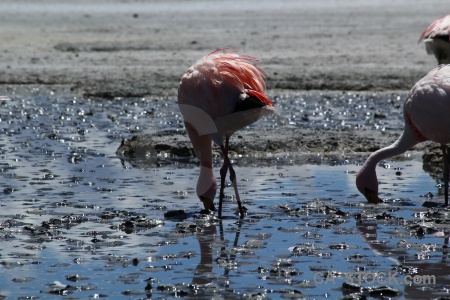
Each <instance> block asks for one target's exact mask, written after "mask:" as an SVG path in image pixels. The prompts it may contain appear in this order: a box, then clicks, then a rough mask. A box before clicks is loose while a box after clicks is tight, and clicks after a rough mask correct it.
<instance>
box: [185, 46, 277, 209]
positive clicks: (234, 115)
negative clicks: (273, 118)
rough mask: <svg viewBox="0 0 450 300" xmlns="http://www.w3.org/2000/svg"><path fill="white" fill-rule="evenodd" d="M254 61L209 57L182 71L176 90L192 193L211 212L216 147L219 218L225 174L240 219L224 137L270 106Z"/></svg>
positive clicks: (228, 54) (230, 53)
mask: <svg viewBox="0 0 450 300" xmlns="http://www.w3.org/2000/svg"><path fill="white" fill-rule="evenodd" d="M255 61H258V60H257V59H256V58H254V57H251V56H246V55H239V54H237V53H236V52H235V51H228V52H227V51H226V50H225V49H221V50H218V51H214V52H212V53H210V54H208V55H206V56H205V57H203V58H202V59H200V60H199V61H197V62H196V63H195V64H194V65H192V66H191V67H190V68H189V69H187V71H186V72H185V74H184V75H183V77H182V78H181V81H180V86H179V88H178V105H179V107H180V111H181V113H182V115H183V118H184V123H185V127H186V130H187V132H188V135H189V138H190V140H191V142H192V145H193V147H194V152H195V155H196V156H197V158H198V159H199V160H200V174H199V178H198V181H197V187H196V192H197V195H198V197H199V198H200V200H201V201H202V202H203V204H204V207H205V208H206V209H211V210H214V209H215V207H214V204H213V200H214V197H215V195H216V190H217V183H216V179H215V177H214V173H213V165H212V159H213V155H212V142H214V143H215V144H217V145H218V146H219V147H220V149H221V151H222V154H223V157H224V163H223V166H222V168H221V170H220V175H221V185H220V195H219V217H220V216H221V210H222V201H223V198H224V187H225V176H226V173H227V171H228V170H229V171H230V180H231V182H232V183H233V186H234V190H235V194H236V200H237V202H238V205H239V213H240V216H241V217H243V215H244V211H243V208H242V206H241V201H240V198H239V193H238V189H237V183H236V175H235V172H234V170H233V167H232V165H231V162H230V158H229V156H228V142H229V138H230V136H231V135H232V134H233V133H234V132H236V131H237V130H239V129H241V128H243V127H245V126H248V125H250V124H252V123H253V122H255V121H257V120H258V119H259V118H261V117H262V116H264V115H266V114H269V113H272V112H273V111H274V106H273V103H272V102H271V101H270V100H269V99H268V98H267V96H265V95H264V90H265V87H266V85H265V82H264V79H263V75H264V74H265V73H264V71H262V70H261V69H260V68H258V67H256V66H254V65H253V64H251V62H255Z"/></svg>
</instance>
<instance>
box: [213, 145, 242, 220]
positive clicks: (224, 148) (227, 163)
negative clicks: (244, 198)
mask: <svg viewBox="0 0 450 300" xmlns="http://www.w3.org/2000/svg"><path fill="white" fill-rule="evenodd" d="M229 140H230V137H228V136H227V137H225V146H221V149H222V153H223V154H224V155H223V156H224V157H223V159H224V166H222V168H223V167H225V166H228V169H229V170H230V181H231V182H232V183H233V187H234V193H235V194H236V201H237V204H238V207H239V216H240V217H241V218H243V217H244V209H243V208H242V203H241V197H239V191H238V188H237V182H236V172H235V171H234V169H233V165H232V164H231V161H230V158H229V157H228V144H229ZM220 171H221V172H222V170H220ZM225 174H226V173H225ZM221 175H222V174H221ZM221 188H222V187H221ZM220 203H221V202H219V213H220ZM219 216H220V215H219Z"/></svg>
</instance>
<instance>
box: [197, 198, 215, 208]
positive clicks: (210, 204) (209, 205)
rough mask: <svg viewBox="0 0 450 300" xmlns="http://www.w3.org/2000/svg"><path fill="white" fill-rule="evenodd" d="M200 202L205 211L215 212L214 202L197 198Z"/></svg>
mask: <svg viewBox="0 0 450 300" xmlns="http://www.w3.org/2000/svg"><path fill="white" fill-rule="evenodd" d="M199 198H200V200H201V201H202V202H203V206H204V207H205V209H209V210H211V211H215V210H216V207H215V206H214V202H213V200H211V199H208V198H206V197H205V196H199Z"/></svg>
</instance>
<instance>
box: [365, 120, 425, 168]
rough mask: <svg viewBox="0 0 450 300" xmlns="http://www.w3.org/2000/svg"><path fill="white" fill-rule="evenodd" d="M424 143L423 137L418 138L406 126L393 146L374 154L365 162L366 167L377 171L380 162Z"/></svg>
mask: <svg viewBox="0 0 450 300" xmlns="http://www.w3.org/2000/svg"><path fill="white" fill-rule="evenodd" d="M422 141H423V137H422V136H417V134H415V133H414V132H413V130H411V128H410V127H409V126H406V127H405V130H404V131H403V133H402V135H401V136H400V137H399V138H398V139H397V140H396V141H395V142H394V143H393V144H391V145H389V146H387V147H385V148H382V149H379V150H377V151H375V152H374V153H372V154H371V155H370V156H369V158H368V159H367V161H366V162H365V164H364V167H366V168H370V169H375V167H376V165H377V164H378V163H379V162H380V161H382V160H384V159H387V158H390V157H393V156H396V155H399V154H402V153H404V152H406V151H408V150H409V149H410V148H412V147H414V146H415V145H416V144H417V143H419V142H422Z"/></svg>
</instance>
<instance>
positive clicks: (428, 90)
mask: <svg viewBox="0 0 450 300" xmlns="http://www.w3.org/2000/svg"><path fill="white" fill-rule="evenodd" d="M403 115H404V119H405V128H404V131H403V133H402V134H401V135H400V137H399V138H398V139H397V140H396V141H395V142H394V143H393V144H392V145H390V146H387V147H385V148H382V149H379V150H377V151H375V152H373V153H372V154H371V155H370V156H369V157H368V158H367V160H366V161H365V162H364V164H363V166H362V167H361V169H360V171H359V173H358V175H357V176H356V187H357V188H358V190H359V191H360V192H361V193H362V194H363V195H364V196H365V197H366V199H367V200H368V201H369V202H370V203H380V202H382V200H381V199H380V198H379V197H378V180H377V175H376V171H375V167H376V166H377V164H378V162H380V161H381V160H383V159H386V158H389V157H392V156H395V155H399V154H401V153H404V152H405V151H407V150H408V149H410V148H412V147H413V146H414V145H416V144H418V143H421V142H424V141H433V142H436V143H439V144H440V145H441V149H442V152H443V157H444V158H443V160H444V182H445V188H444V194H445V206H448V179H449V158H448V156H447V146H446V144H447V143H449V142H450V65H439V66H438V67H436V68H435V69H433V70H431V71H430V72H429V73H428V74H427V75H425V77H423V78H422V79H420V80H419V81H418V82H417V83H416V84H415V85H414V86H413V88H412V89H411V90H410V92H409V93H408V95H407V96H406V99H405V102H404V105H403Z"/></svg>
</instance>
